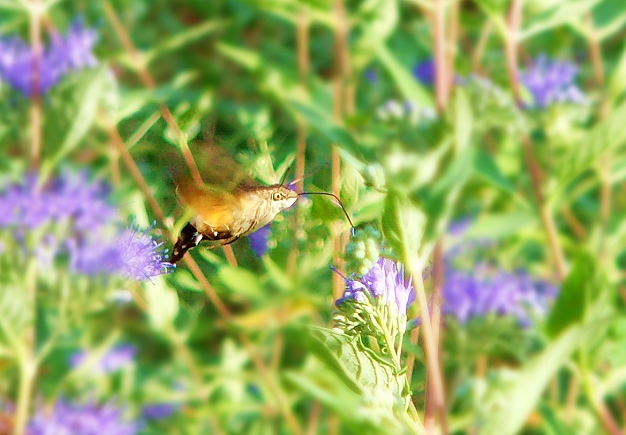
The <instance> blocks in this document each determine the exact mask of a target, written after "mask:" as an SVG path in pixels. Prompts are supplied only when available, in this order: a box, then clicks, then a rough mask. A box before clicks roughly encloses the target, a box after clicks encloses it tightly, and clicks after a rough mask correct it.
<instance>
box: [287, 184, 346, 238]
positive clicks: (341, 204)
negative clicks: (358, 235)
mask: <svg viewBox="0 0 626 435" xmlns="http://www.w3.org/2000/svg"><path fill="white" fill-rule="evenodd" d="M302 195H326V196H331V197H333V198H334V199H335V201H337V204H339V207H341V210H343V214H345V215H346V219H348V222H349V223H350V226H351V227H352V230H351V232H352V233H354V224H353V223H352V219H350V215H349V214H348V211H347V210H346V208H345V207H344V206H343V203H342V202H341V200H340V199H339V197H338V196H337V195H335V194H334V193H329V192H300V193H298V196H302Z"/></svg>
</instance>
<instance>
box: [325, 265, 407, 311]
mask: <svg viewBox="0 0 626 435" xmlns="http://www.w3.org/2000/svg"><path fill="white" fill-rule="evenodd" d="M345 281H346V288H345V291H344V293H343V296H342V297H341V299H338V300H337V301H336V302H335V304H336V305H341V304H342V303H343V302H345V301H346V300H356V301H359V302H364V301H365V300H366V298H367V295H369V296H371V297H373V298H375V299H376V298H382V299H383V300H385V301H389V302H392V303H394V304H395V306H396V307H397V309H398V313H399V314H400V315H406V310H407V308H408V306H409V305H411V303H412V302H413V301H414V300H415V290H414V289H413V284H412V282H411V278H409V279H408V280H407V279H406V277H405V276H404V266H402V265H401V264H400V263H396V262H394V261H391V260H388V259H387V258H382V257H381V258H379V259H378V261H377V262H376V263H374V266H372V268H371V269H370V270H369V272H367V273H366V274H365V275H363V276H362V277H361V278H359V279H350V278H347V279H346V280H345Z"/></svg>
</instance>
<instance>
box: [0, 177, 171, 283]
mask: <svg viewBox="0 0 626 435" xmlns="http://www.w3.org/2000/svg"><path fill="white" fill-rule="evenodd" d="M109 190H110V189H109V188H108V186H107V185H106V184H104V183H101V182H97V181H96V182H93V181H90V180H89V179H88V177H87V174H86V173H85V172H83V173H80V174H77V175H76V174H71V173H67V172H66V173H64V174H62V175H61V176H60V177H58V178H56V179H54V180H52V181H51V182H49V183H47V184H45V185H43V186H38V179H37V176H36V175H33V174H31V175H28V176H27V177H26V178H25V181H24V182H23V183H22V184H15V185H12V186H10V187H9V188H7V189H6V190H5V191H4V192H0V228H11V229H12V230H13V234H14V237H15V238H16V240H18V239H19V241H20V242H21V243H23V239H24V237H23V234H24V233H26V232H27V231H28V230H32V229H34V228H38V227H40V226H43V225H48V224H52V223H59V222H60V223H68V224H69V225H68V229H67V232H66V234H65V235H64V236H65V239H62V240H58V238H55V237H54V236H53V235H46V236H45V237H44V239H43V240H42V241H41V243H39V244H38V245H37V246H36V247H34V249H35V255H36V256H37V257H38V258H40V259H45V261H46V262H47V263H51V262H52V261H53V259H54V257H55V256H56V255H57V254H59V253H61V252H67V253H68V254H69V262H70V269H71V270H72V271H74V272H78V273H81V274H87V275H96V274H117V275H121V276H125V277H128V278H132V279H136V280H144V279H149V278H151V277H154V276H156V275H160V274H163V273H167V272H168V271H169V270H170V269H171V268H172V265H171V264H170V263H168V262H166V259H165V258H164V251H161V250H160V247H161V243H158V242H156V241H155V240H154V239H153V238H152V237H151V236H150V235H149V234H148V231H149V229H147V230H140V229H135V228H123V229H120V228H119V221H118V217H117V210H116V209H115V208H114V207H113V206H111V205H110V203H109V200H108V196H109ZM46 239H48V241H51V240H54V244H53V245H52V244H50V243H44V242H45V240H46Z"/></svg>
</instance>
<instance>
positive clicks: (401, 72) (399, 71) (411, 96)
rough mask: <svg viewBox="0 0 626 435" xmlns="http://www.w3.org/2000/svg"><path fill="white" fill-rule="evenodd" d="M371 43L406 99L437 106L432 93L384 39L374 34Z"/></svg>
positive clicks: (420, 104) (419, 103)
mask: <svg viewBox="0 0 626 435" xmlns="http://www.w3.org/2000/svg"><path fill="white" fill-rule="evenodd" d="M370 43H371V44H372V47H374V51H375V52H376V56H377V57H378V60H379V61H380V63H381V64H382V65H383V66H384V67H385V69H386V70H387V72H388V73H389V74H390V75H391V77H392V78H393V81H394V82H395V83H396V86H397V87H398V92H400V93H401V94H402V96H403V97H404V99H405V100H407V101H411V102H414V103H416V104H418V105H419V106H421V107H431V108H432V107H434V106H435V103H434V101H433V97H432V96H431V95H430V93H428V92H427V91H426V89H425V88H424V86H422V85H421V84H420V83H419V81H418V80H416V79H415V78H414V77H413V76H412V75H411V73H410V72H409V71H408V70H407V68H406V67H404V66H403V65H401V64H400V62H398V61H397V60H396V58H395V57H394V56H393V54H391V52H390V51H389V49H388V48H387V46H386V45H385V43H384V41H383V40H380V39H378V38H376V37H375V36H374V35H372V37H371V39H370Z"/></svg>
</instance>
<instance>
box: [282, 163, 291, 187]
mask: <svg viewBox="0 0 626 435" xmlns="http://www.w3.org/2000/svg"><path fill="white" fill-rule="evenodd" d="M290 172H291V166H289V169H287V170H286V171H285V173H284V174H283V176H282V177H280V187H283V185H284V184H285V180H286V179H287V175H289V173H290ZM292 183H293V182H291V183H289V185H291V184H292Z"/></svg>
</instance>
